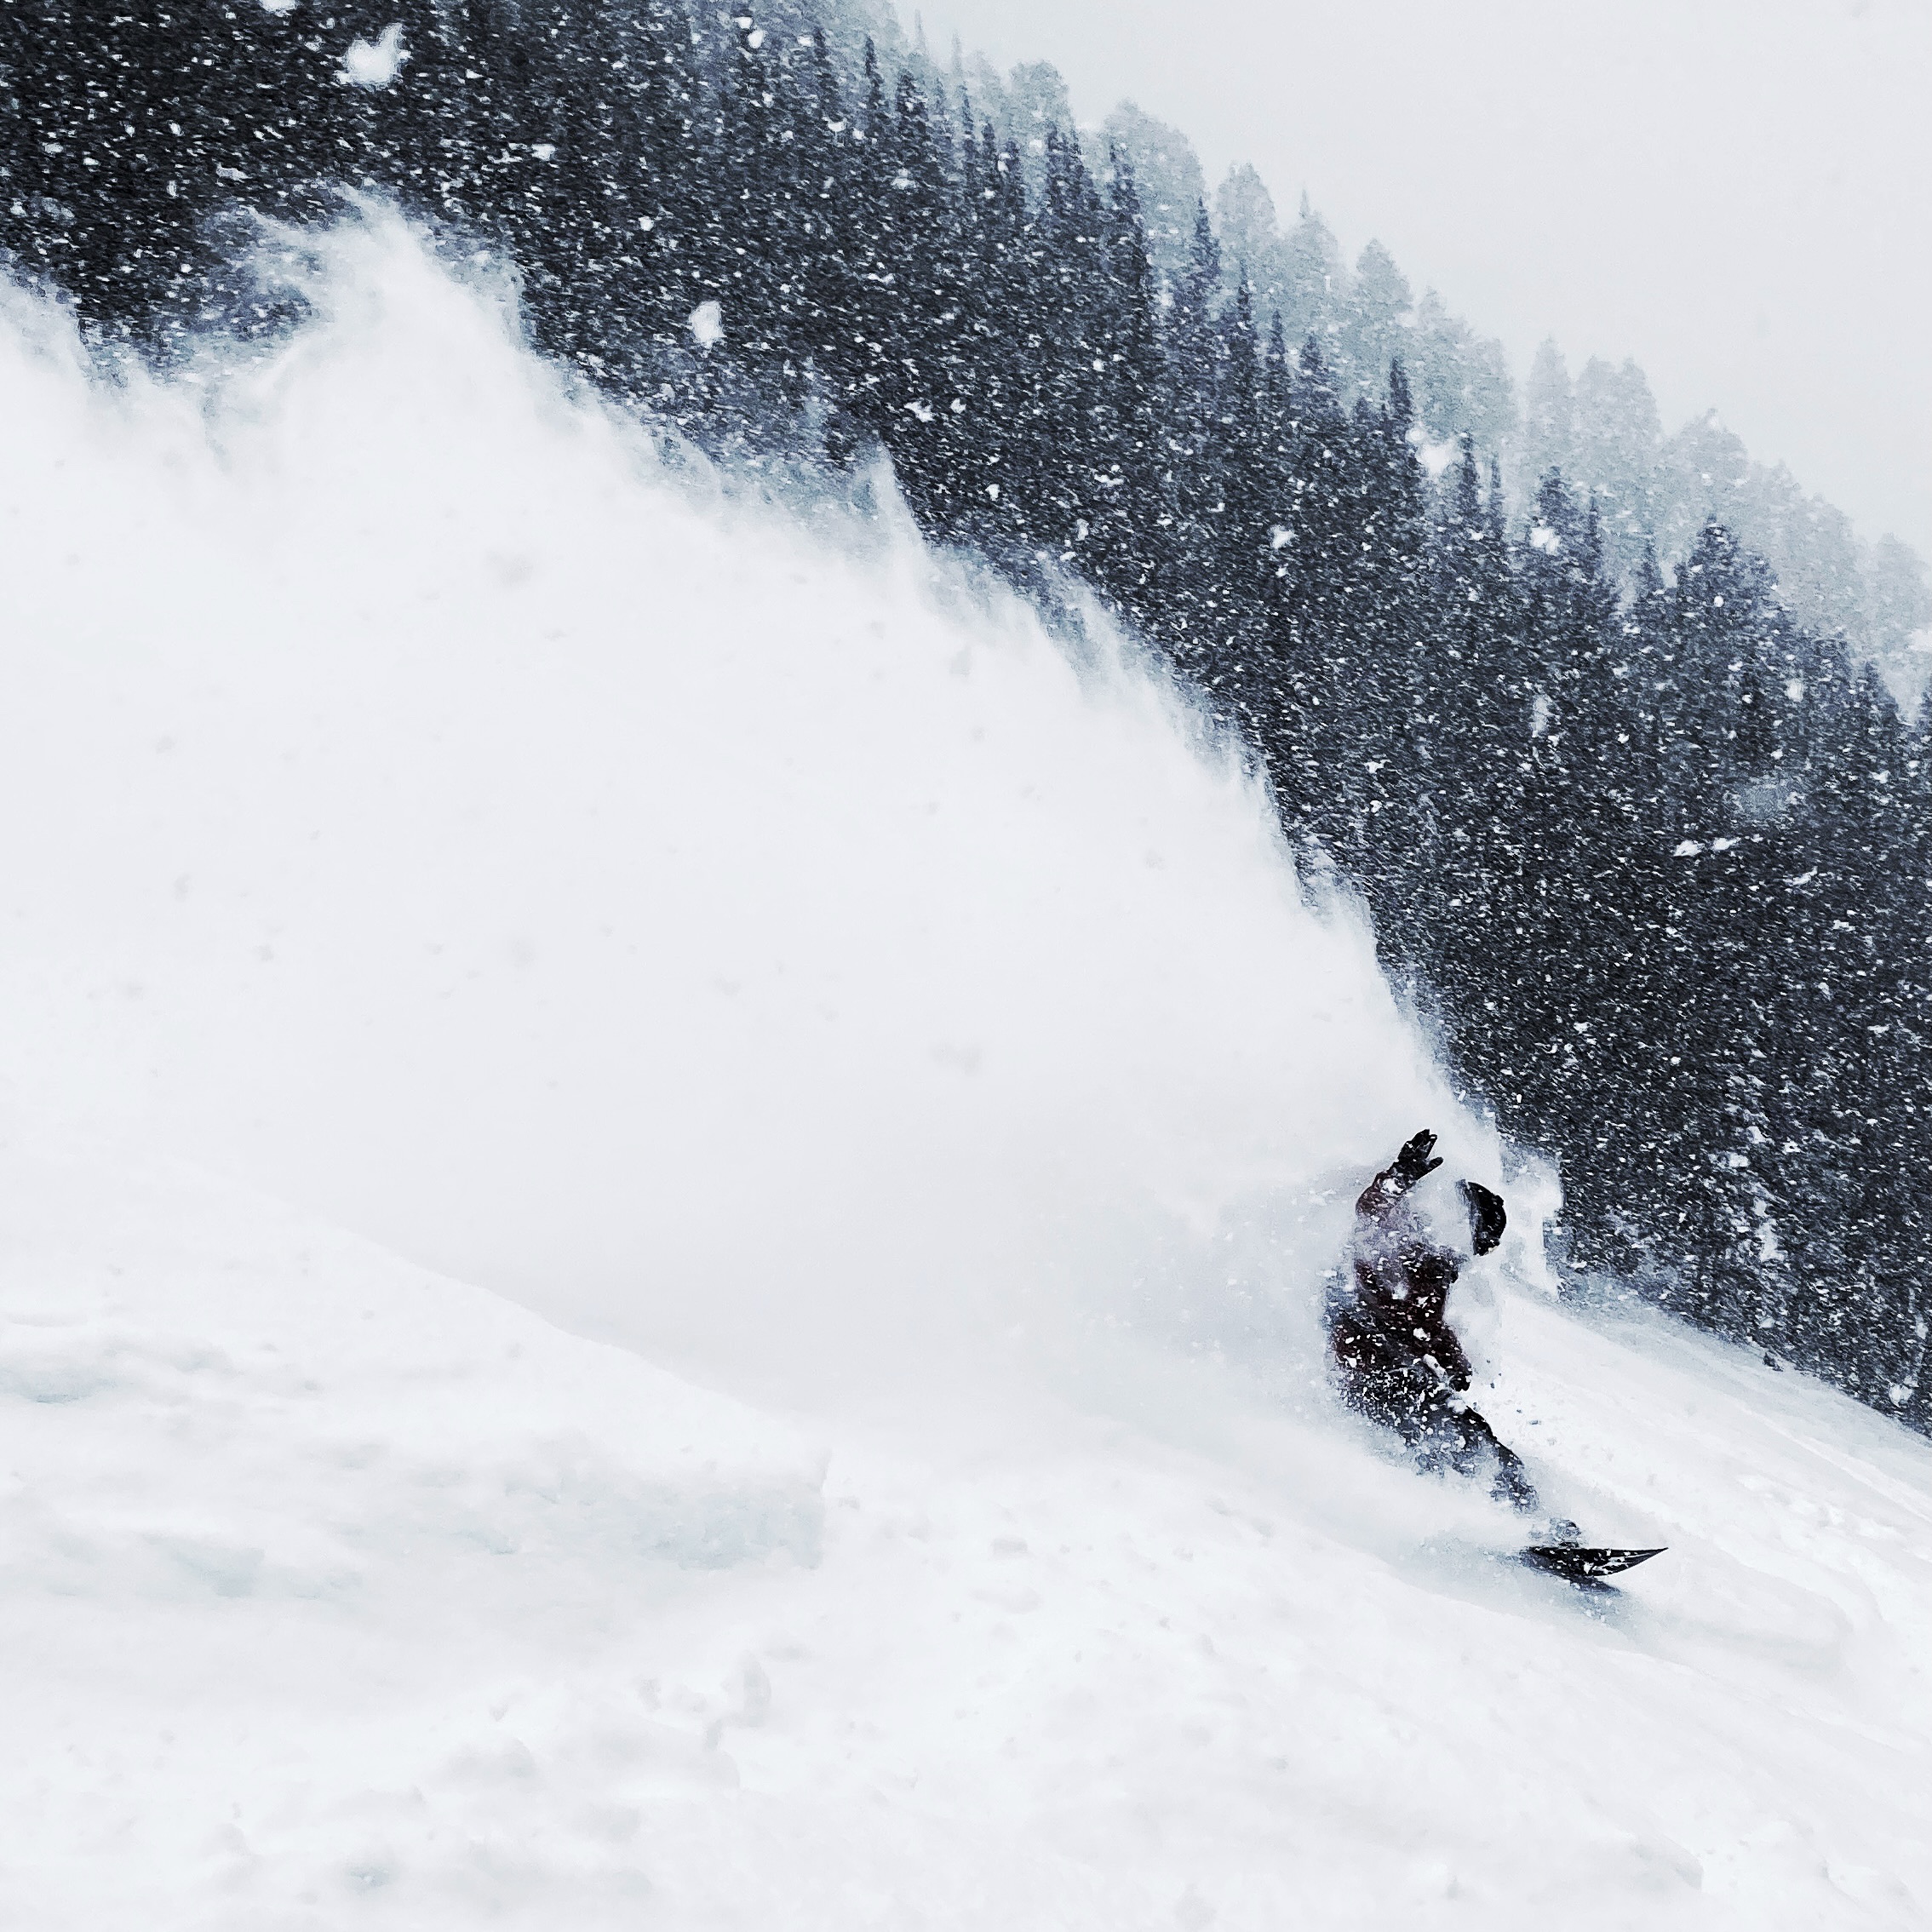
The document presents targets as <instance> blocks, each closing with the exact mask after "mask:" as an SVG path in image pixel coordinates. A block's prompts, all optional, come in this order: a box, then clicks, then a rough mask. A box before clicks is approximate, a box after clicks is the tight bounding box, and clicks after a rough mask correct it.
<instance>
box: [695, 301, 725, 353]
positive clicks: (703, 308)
mask: <svg viewBox="0 0 1932 1932" xmlns="http://www.w3.org/2000/svg"><path fill="white" fill-rule="evenodd" d="M690 325H691V334H692V335H694V336H695V337H696V338H697V346H698V347H699V348H701V349H714V348H716V347H718V345H719V343H720V342H721V341H724V340H725V311H724V309H723V308H722V307H720V306H719V304H718V303H717V302H715V301H702V302H700V303H699V304H698V305H697V307H696V308H694V309H693V310H692V311H691V324H690Z"/></svg>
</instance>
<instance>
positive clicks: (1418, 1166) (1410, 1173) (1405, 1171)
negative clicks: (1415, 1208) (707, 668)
mask: <svg viewBox="0 0 1932 1932" xmlns="http://www.w3.org/2000/svg"><path fill="white" fill-rule="evenodd" d="M1435 1145H1436V1137H1435V1135H1434V1134H1432V1133H1431V1132H1430V1131H1429V1129H1428V1128H1427V1127H1425V1128H1424V1129H1423V1130H1422V1132H1420V1133H1413V1134H1411V1135H1410V1136H1409V1137H1408V1138H1407V1140H1405V1141H1404V1142H1403V1143H1402V1152H1401V1153H1400V1154H1398V1155H1396V1164H1395V1166H1394V1167H1391V1168H1390V1170H1389V1172H1390V1177H1391V1178H1393V1179H1394V1181H1395V1183H1396V1186H1397V1188H1398V1189H1399V1190H1401V1191H1402V1192H1403V1193H1404V1194H1406V1193H1407V1191H1408V1190H1409V1189H1411V1188H1412V1187H1413V1186H1414V1185H1415V1184H1416V1183H1417V1182H1418V1181H1419V1180H1420V1179H1421V1178H1422V1177H1423V1176H1424V1175H1425V1174H1432V1173H1434V1172H1436V1169H1437V1168H1438V1167H1441V1166H1442V1155H1439V1154H1438V1155H1436V1158H1435V1159H1434V1160H1430V1152H1431V1150H1432V1149H1434V1147H1435Z"/></svg>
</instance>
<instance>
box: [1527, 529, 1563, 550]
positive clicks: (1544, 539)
mask: <svg viewBox="0 0 1932 1932" xmlns="http://www.w3.org/2000/svg"><path fill="white" fill-rule="evenodd" d="M1529 547H1530V548H1531V549H1532V550H1540V551H1542V552H1543V553H1545V555H1546V556H1551V557H1554V556H1555V555H1556V553H1557V552H1558V551H1559V550H1561V549H1562V547H1563V540H1562V537H1560V536H1557V534H1556V531H1555V530H1552V529H1551V527H1550V526H1549V525H1548V524H1538V525H1537V526H1536V527H1535V529H1534V530H1531V531H1530V533H1529Z"/></svg>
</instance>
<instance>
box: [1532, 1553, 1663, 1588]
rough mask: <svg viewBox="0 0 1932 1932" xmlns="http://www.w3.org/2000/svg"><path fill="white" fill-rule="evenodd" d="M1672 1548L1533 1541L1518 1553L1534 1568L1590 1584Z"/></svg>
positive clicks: (1631, 1567)
mask: <svg viewBox="0 0 1932 1932" xmlns="http://www.w3.org/2000/svg"><path fill="white" fill-rule="evenodd" d="M1668 1547H1669V1545H1667V1544H1665V1545H1660V1546H1659V1547H1658V1548H1656V1549H1654V1550H1586V1549H1583V1548H1580V1547H1579V1546H1578V1545H1575V1544H1572V1543H1533V1544H1531V1545H1530V1546H1529V1547H1528V1549H1527V1550H1519V1551H1517V1552H1516V1560H1517V1562H1523V1563H1528V1565H1529V1567H1530V1568H1532V1569H1533V1570H1542V1571H1545V1573H1546V1574H1549V1575H1551V1576H1560V1577H1563V1578H1565V1579H1568V1581H1569V1582H1571V1583H1575V1584H1581V1585H1586V1586H1587V1585H1592V1584H1599V1583H1601V1582H1602V1580H1603V1579H1604V1578H1605V1577H1611V1576H1621V1575H1622V1574H1623V1573H1624V1572H1625V1570H1633V1569H1635V1568H1637V1565H1638V1564H1639V1563H1648V1562H1649V1561H1650V1559H1651V1558H1652V1557H1653V1556H1662V1555H1663V1554H1664V1551H1665V1549H1667V1548H1668Z"/></svg>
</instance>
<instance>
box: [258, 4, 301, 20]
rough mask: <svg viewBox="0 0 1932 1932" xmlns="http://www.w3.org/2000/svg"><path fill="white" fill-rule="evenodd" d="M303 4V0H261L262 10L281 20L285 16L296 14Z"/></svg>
mask: <svg viewBox="0 0 1932 1932" xmlns="http://www.w3.org/2000/svg"><path fill="white" fill-rule="evenodd" d="M300 5H301V0H261V10H262V12H263V13H265V14H273V15H274V16H275V18H276V19H277V20H280V19H281V17H282V16H283V14H292V13H294V12H295V9H296V8H297V7H299V6H300Z"/></svg>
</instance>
